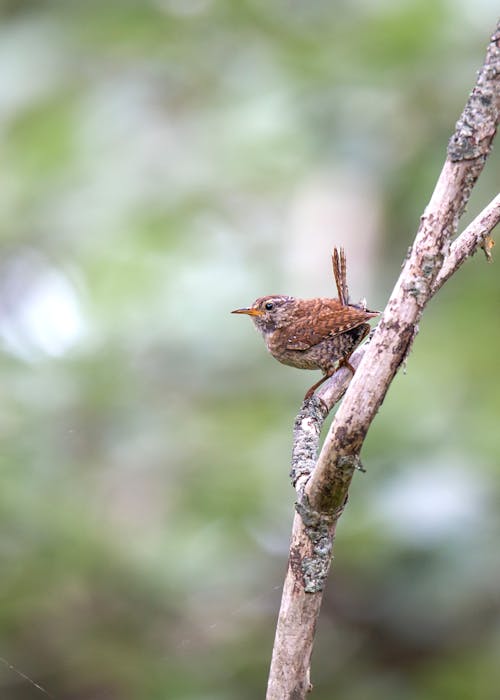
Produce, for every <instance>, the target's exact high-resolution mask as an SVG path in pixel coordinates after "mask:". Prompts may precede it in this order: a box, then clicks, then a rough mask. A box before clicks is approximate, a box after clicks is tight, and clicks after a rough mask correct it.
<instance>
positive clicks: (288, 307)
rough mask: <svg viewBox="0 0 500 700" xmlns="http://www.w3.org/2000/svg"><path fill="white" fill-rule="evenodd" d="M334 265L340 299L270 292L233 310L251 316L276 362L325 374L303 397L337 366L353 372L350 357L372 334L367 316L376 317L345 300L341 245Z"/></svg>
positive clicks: (335, 251)
mask: <svg viewBox="0 0 500 700" xmlns="http://www.w3.org/2000/svg"><path fill="white" fill-rule="evenodd" d="M332 264H333V274H334V277H335V283H336V286H337V292H338V295H339V298H338V299H327V298H317V299H296V298H295V297H289V296H285V295H282V294H271V295H269V296H266V297H260V298H259V299H256V300H255V301H254V303H253V304H252V306H250V307H249V308H245V309H236V310H235V311H232V312H231V313H233V314H246V315H247V316H250V317H251V318H252V321H253V322H254V324H255V326H256V327H257V330H258V331H260V333H262V335H263V337H264V341H265V343H266V346H267V349H268V350H269V352H270V353H271V355H272V356H273V357H275V358H276V359H277V360H278V361H279V362H282V363H283V364H285V365H290V366H291V367H297V368H299V369H320V370H321V371H322V372H323V374H324V377H322V379H320V381H319V382H316V384H313V386H312V387H311V388H310V389H309V391H308V392H307V393H306V395H305V397H304V398H305V399H308V398H309V397H311V396H312V394H313V393H314V391H315V390H316V389H317V388H318V387H319V386H320V385H321V384H322V383H323V382H324V381H325V380H326V379H328V377H331V376H332V374H333V373H334V372H336V370H337V369H339V368H340V367H342V366H345V367H348V368H349V369H350V370H351V371H352V372H353V373H354V368H353V367H352V365H351V364H350V363H349V357H350V356H351V354H352V353H353V351H354V350H355V349H356V347H357V346H358V345H359V344H360V343H361V341H362V340H363V339H364V338H365V337H366V336H367V335H368V333H369V332H370V325H369V324H368V323H367V320H368V319H370V318H373V317H374V316H378V315H379V312H378V311H368V310H367V309H366V308H364V306H356V305H353V304H349V291H348V287H347V276H346V259H345V253H344V250H343V249H342V248H340V249H337V248H335V249H334V251H333V255H332Z"/></svg>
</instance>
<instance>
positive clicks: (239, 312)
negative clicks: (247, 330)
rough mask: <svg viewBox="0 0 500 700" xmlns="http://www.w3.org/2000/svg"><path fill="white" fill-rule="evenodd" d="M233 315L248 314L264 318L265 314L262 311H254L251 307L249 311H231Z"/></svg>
mask: <svg viewBox="0 0 500 700" xmlns="http://www.w3.org/2000/svg"><path fill="white" fill-rule="evenodd" d="M231 313H232V314H246V315H247V316H262V314H263V313H264V312H263V311H261V310H260V309H254V308H253V307H250V308H249V309H235V310H234V311H231Z"/></svg>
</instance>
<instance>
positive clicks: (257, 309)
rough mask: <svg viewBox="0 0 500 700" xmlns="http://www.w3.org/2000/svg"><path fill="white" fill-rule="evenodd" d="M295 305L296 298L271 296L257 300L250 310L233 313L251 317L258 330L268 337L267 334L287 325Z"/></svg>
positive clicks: (279, 295) (237, 310)
mask: <svg viewBox="0 0 500 700" xmlns="http://www.w3.org/2000/svg"><path fill="white" fill-rule="evenodd" d="M294 304H295V298H294V297H287V296H284V295H282V294H271V295H270V296H267V297H260V298H259V299H256V300H255V301H254V303H253V304H252V306H249V307H248V308H244V309H235V310H234V311H231V313H233V314H246V315H247V316H250V317H251V319H252V321H253V322H254V323H255V325H256V327H257V329H258V330H259V331H260V332H261V333H262V334H263V335H266V334H267V333H272V332H273V331H274V330H276V328H280V327H282V326H284V325H286V321H287V318H288V315H289V313H290V309H291V308H292V307H293V305H294Z"/></svg>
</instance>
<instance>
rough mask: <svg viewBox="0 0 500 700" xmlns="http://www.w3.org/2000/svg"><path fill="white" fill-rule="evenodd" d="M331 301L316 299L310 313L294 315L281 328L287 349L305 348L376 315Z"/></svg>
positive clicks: (348, 329) (354, 326)
mask: <svg viewBox="0 0 500 700" xmlns="http://www.w3.org/2000/svg"><path fill="white" fill-rule="evenodd" d="M332 302H336V300H329V303H328V304H321V303H320V300H318V303H317V304H316V308H314V307H312V308H311V314H308V315H307V316H306V317H304V316H300V317H296V318H294V319H293V323H291V324H290V326H288V327H287V328H286V329H285V328H283V329H281V330H282V332H284V333H287V334H288V337H287V342H286V347H287V349H288V350H307V349H308V348H310V347H312V346H314V345H317V344H318V343H320V342H321V341H322V340H325V338H328V337H330V338H331V337H332V336H335V335H339V334H340V333H345V332H346V331H350V330H351V329H352V328H356V326H359V325H361V324H362V323H365V322H366V321H367V320H368V319H369V318H372V317H373V316H376V315H377V314H376V313H373V312H370V311H365V310H364V309H358V308H356V307H354V306H344V305H343V304H341V303H340V302H338V303H332Z"/></svg>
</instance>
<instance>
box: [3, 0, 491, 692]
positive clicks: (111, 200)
mask: <svg viewBox="0 0 500 700" xmlns="http://www.w3.org/2000/svg"><path fill="white" fill-rule="evenodd" d="M0 8H1V9H0V15H1V23H0V125H1V163H2V167H1V174H0V244H1V255H0V341H1V346H0V347H1V354H0V373H1V403H0V439H1V451H0V459H1V471H0V473H1V484H0V572H1V573H0V595H1V604H0V656H1V657H2V661H0V698H1V700H10V699H11V698H12V699H18V698H19V699H22V700H27V699H36V698H41V697H43V693H42V691H41V690H39V689H37V688H36V687H34V686H33V685H32V684H31V683H30V682H29V681H28V680H26V678H24V677H23V675H21V674H26V675H27V676H29V677H30V678H33V679H34V680H35V681H36V682H37V683H39V684H41V685H42V686H43V687H44V688H46V690H47V691H48V692H49V693H50V694H51V695H52V696H53V697H54V698H59V699H62V698H64V699H70V700H115V699H116V700H171V699H172V700H233V699H234V700H254V699H256V698H262V697H263V696H264V689H265V684H266V679H267V670H268V664H269V659H270V653H271V648H272V642H273V635H274V625H275V619H276V615H277V610H278V606H279V599H280V592H281V585H282V582H283V576H284V572H285V566H286V557H287V550H288V538H289V532H290V527H291V521H292V514H293V502H294V492H293V490H292V488H291V487H290V485H289V481H288V470H289V456H290V446H291V427H292V422H293V418H294V416H295V413H296V412H297V410H298V407H299V405H300V402H301V399H302V396H303V394H304V391H305V389H306V388H307V387H308V386H310V384H312V382H313V381H315V380H316V379H317V378H318V376H317V374H313V373H306V372H298V371H296V370H293V369H291V368H288V367H285V366H282V365H279V364H278V363H276V362H275V361H274V360H272V358H270V357H269V356H268V355H267V353H266V352H265V349H264V346H263V344H262V341H261V340H260V338H259V337H258V336H257V335H256V333H255V331H254V330H253V328H252V327H251V324H250V322H249V321H248V319H245V318H241V317H234V316H230V314H229V311H230V310H231V309H234V308H236V307H239V306H243V305H247V304H249V303H251V302H252V301H253V299H254V298H255V297H257V296H260V295H262V294H266V293H276V292H278V293H279V292H283V293H290V294H295V295H298V296H316V295H333V293H334V287H333V281H332V276H331V268H330V260H329V256H330V252H331V249H332V247H333V246H334V245H344V247H345V248H346V250H347V255H348V264H349V282H350V287H351V294H352V297H353V298H354V299H360V298H361V297H363V296H366V298H367V300H368V303H369V305H370V307H372V308H383V307H384V305H385V302H386V300H387V297H388V295H389V293H390V290H391V288H392V286H393V284H394V282H395V280H396V278H397V276H398V274H399V270H400V264H401V261H402V259H403V258H404V256H405V254H406V250H407V248H408V246H409V245H410V243H411V241H412V240H413V237H414V233H415V230H416V228H417V225H418V219H419V216H420V214H421V213H422V210H423V208H424V206H425V204H426V203H427V201H428V198H429V195H430V193H431V191H432V188H433V185H434V183H435V180H436V178H437V176H438V174H439V171H440V168H441V165H442V162H443V159H444V156H445V149H446V144H447V141H448V138H449V136H450V134H451V132H452V129H453V126H454V123H455V121H456V119H457V118H458V116H459V114H460V111H461V109H462V107H463V105H464V103H465V100H466V98H467V95H468V93H469V91H470V89H471V87H472V85H473V82H474V78H475V72H476V70H477V69H478V68H479V67H480V65H481V62H482V60H483V57H484V52H485V47H486V44H487V42H488V39H489V36H490V34H491V33H492V31H493V29H494V25H495V22H496V13H497V10H498V7H497V3H496V2H494V0H479V1H478V2H475V3H473V5H470V4H469V3H466V2H445V1H444V0H437V1H436V0H432V2H431V0H423V1H422V0H413V1H404V0H403V1H402V2H401V1H400V2H395V0H394V1H391V0H385V1H384V2H377V3H369V2H340V1H338V2H326V1H324V0H314V2H311V3H307V2H299V1H298V0H287V1H286V2H285V1H284V0H276V1H275V2H271V3H269V2H264V1H263V0H242V1H241V2H229V0H147V1H143V2H139V1H138V0H137V1H134V0H122V1H119V0H108V2H105V3H103V2H97V1H96V0H87V1H86V2H76V1H74V0H65V1H64V0H62V1H60V2H56V1H55V0H54V1H52V2H49V1H47V2H43V1H42V0H37V1H34V0H32V1H31V2H29V1H28V0H23V1H22V2H21V1H17V2H16V1H15V0H10V1H5V0H4V2H2V3H1V4H0ZM498 172H499V157H498V145H497V151H496V152H494V153H493V154H492V157H491V158H490V161H489V162H488V164H487V167H486V169H485V172H484V174H483V176H482V177H481V179H480V182H479V184H478V186H477V188H476V190H475V192H474V194H473V197H472V199H471V202H470V206H469V213H468V215H467V216H468V218H469V219H470V218H471V217H472V216H473V215H475V214H477V213H478V211H479V210H480V209H481V208H482V207H483V206H484V205H485V204H486V203H487V202H488V201H489V200H490V199H491V198H492V197H493V196H494V195H495V194H496V192H497V189H498ZM497 265H498V263H497V264H495V265H487V264H486V263H485V261H484V256H483V255H482V254H481V255H477V256H475V257H474V258H473V259H472V260H471V261H470V262H468V263H467V265H466V266H465V267H464V268H463V270H462V271H461V272H460V273H459V274H457V275H456V276H455V277H454V278H453V279H452V280H451V281H450V282H449V283H448V284H447V285H446V287H445V288H444V289H443V290H442V292H441V293H440V294H439V295H438V296H437V297H436V299H435V300H434V301H433V302H432V304H431V305H430V307H429V309H428V311H427V312H426V314H425V316H424V319H423V321H422V323H421V326H420V335H419V336H418V338H417V341H416V343H415V345H414V349H413V352H412V354H411V357H410V358H409V360H408V363H407V370H406V374H401V375H400V376H398V377H397V379H396V381H395V382H394V384H393V386H392V388H391V390H390V392H389V394H388V396H387V398H386V401H385V403H384V405H383V406H382V409H381V411H380V413H379V416H378V417H377V419H376V421H375V423H374V425H373V427H372V430H371V431H370V434H369V437H368V440H367V442H366V445H365V449H364V453H363V462H364V464H365V466H366V467H367V470H368V473H367V474H365V475H356V477H355V483H354V484H353V488H352V492H351V498H350V503H349V507H348V508H347V510H346V512H345V514H344V516H343V518H342V521H341V523H340V527H339V529H338V536H337V543H336V550H335V566H334V569H333V572H332V576H331V578H330V582H329V588H328V591H327V595H326V598H325V602H324V607H323V610H322V616H321V621H320V625H319V630H318V638H317V643H316V648H315V652H314V657H313V681H314V684H315V691H314V698H315V700H328V699H330V698H334V697H335V698H338V699H339V700H388V699H389V700H392V699H394V700H416V699H417V698H426V699H431V700H433V699H438V698H439V699H443V698H444V699H447V698H450V699H451V698H453V700H462V699H466V698H476V699H479V700H482V699H483V698H484V699H487V698H492V699H493V698H497V697H498V687H499V685H500V665H499V664H498V656H499V653H500V592H499V589H500V552H499V548H498V540H499V538H500V483H499V479H498V476H499V472H500V437H499V433H500V431H499V418H500V399H499V390H500V379H499V376H500V372H499V371H500V359H499V356H500V352H499V350H500V324H499V309H500V304H499V302H500V281H499V275H498V270H497ZM9 664H10V665H13V666H15V668H16V669H18V671H19V672H16V671H14V670H13V669H12V668H10V667H9Z"/></svg>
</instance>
